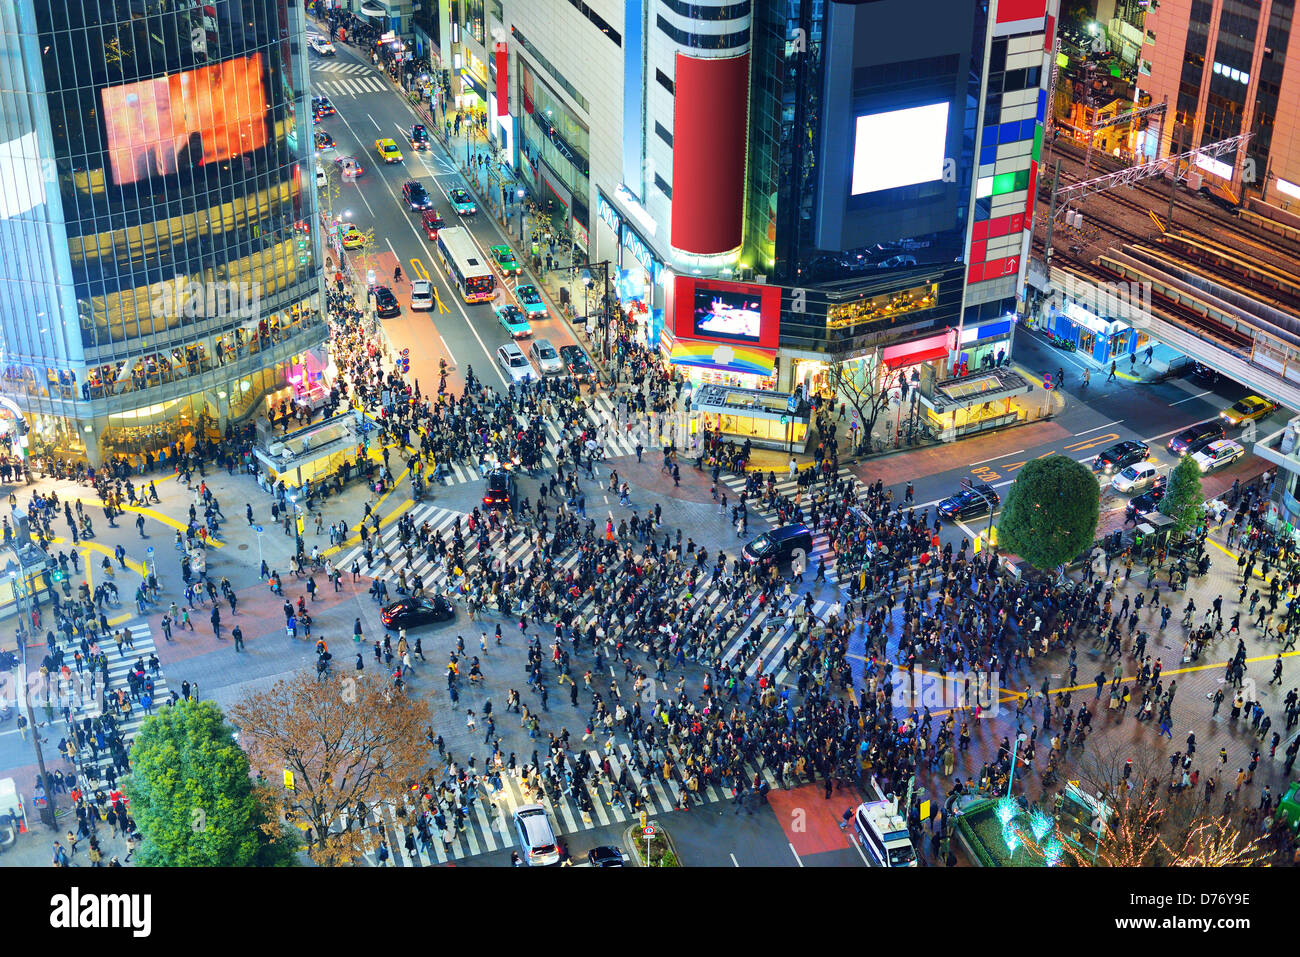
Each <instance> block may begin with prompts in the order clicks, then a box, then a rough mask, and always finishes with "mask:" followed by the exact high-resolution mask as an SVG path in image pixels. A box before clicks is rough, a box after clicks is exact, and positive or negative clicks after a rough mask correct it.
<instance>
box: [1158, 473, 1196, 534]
mask: <svg viewBox="0 0 1300 957" xmlns="http://www.w3.org/2000/svg"><path fill="white" fill-rule="evenodd" d="M1204 503H1205V493H1204V492H1202V491H1201V467H1200V466H1199V465H1197V464H1196V461H1195V460H1194V459H1193V458H1192V457H1191V456H1190V455H1184V456H1183V457H1182V459H1181V460H1180V461H1179V463H1178V465H1177V466H1175V467H1174V470H1173V472H1172V473H1171V474H1170V476H1169V488H1168V490H1166V492H1165V497H1164V498H1162V499H1161V500H1160V504H1159V506H1157V507H1158V509H1159V511H1160V514H1161V515H1167V516H1169V517H1170V518H1171V519H1173V520H1174V523H1175V528H1176V529H1177V531H1178V534H1179V535H1186V534H1187V533H1188V532H1190V531H1191V530H1192V529H1193V528H1195V527H1196V523H1197V521H1198V520H1199V519H1200V511H1201V506H1202V505H1203V504H1204Z"/></svg>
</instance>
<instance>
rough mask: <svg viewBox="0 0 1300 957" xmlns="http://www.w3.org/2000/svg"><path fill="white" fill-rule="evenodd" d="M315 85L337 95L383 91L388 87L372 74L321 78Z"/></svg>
mask: <svg viewBox="0 0 1300 957" xmlns="http://www.w3.org/2000/svg"><path fill="white" fill-rule="evenodd" d="M316 86H317V87H318V88H319V89H320V90H321V91H322V92H325V93H331V94H334V95H336V96H337V95H338V94H340V93H351V94H357V93H383V92H385V91H386V90H387V89H388V88H387V87H386V86H385V85H384V83H383V81H381V80H379V79H377V78H376V77H372V76H363V77H358V78H356V79H343V80H321V81H318V82H317V84H316Z"/></svg>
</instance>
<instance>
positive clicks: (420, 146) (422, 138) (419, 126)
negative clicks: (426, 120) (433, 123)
mask: <svg viewBox="0 0 1300 957" xmlns="http://www.w3.org/2000/svg"><path fill="white" fill-rule="evenodd" d="M428 148H429V131H428V130H426V129H425V128H424V124H423V123H416V124H415V125H414V126H412V127H411V149H413V150H427V149H428Z"/></svg>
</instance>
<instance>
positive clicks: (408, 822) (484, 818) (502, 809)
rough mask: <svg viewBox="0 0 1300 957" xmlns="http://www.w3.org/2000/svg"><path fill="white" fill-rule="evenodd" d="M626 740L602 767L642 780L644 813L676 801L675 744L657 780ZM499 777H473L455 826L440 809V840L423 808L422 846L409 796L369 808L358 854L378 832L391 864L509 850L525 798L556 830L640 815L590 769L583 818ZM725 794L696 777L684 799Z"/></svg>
mask: <svg viewBox="0 0 1300 957" xmlns="http://www.w3.org/2000/svg"><path fill="white" fill-rule="evenodd" d="M632 747H633V746H632V745H629V744H626V743H621V744H616V745H615V748H614V751H613V753H612V754H610V756H609V762H610V771H611V772H612V777H613V779H614V781H615V782H616V781H617V780H618V778H619V775H620V773H621V771H622V770H623V768H626V769H627V772H628V779H629V782H630V784H631V785H632V787H633V788H634V789H635V790H636V791H638V792H639V791H640V790H641V787H642V785H643V784H644V785H645V786H646V788H647V789H648V792H649V793H648V797H647V798H646V799H645V800H644V801H643V802H642V803H643V805H644V807H645V810H646V812H647V813H648V814H649V815H650V816H651V817H654V816H657V815H661V814H667V813H670V812H671V811H672V810H673V809H674V808H675V807H676V806H677V804H678V802H679V801H680V800H681V795H682V792H683V790H684V789H685V782H684V781H679V780H678V778H677V773H676V767H677V766H679V762H678V758H679V756H680V755H679V752H678V751H677V750H676V749H675V748H670V749H669V753H670V755H671V757H672V758H673V764H674V766H675V769H674V775H673V777H671V778H669V779H668V780H666V781H665V780H664V778H663V776H662V775H659V776H657V777H653V778H647V777H646V776H645V775H644V773H643V772H642V771H640V770H638V769H637V767H636V766H635V765H634V764H633V763H632V760H631V759H632ZM636 747H637V748H638V750H639V751H640V752H641V756H642V759H643V760H645V759H647V758H648V756H647V755H645V753H644V748H642V747H641V746H640V745H636ZM584 750H586V751H587V753H588V754H589V756H590V757H591V760H592V761H593V763H594V765H595V767H599V766H600V763H601V761H602V760H603V758H604V752H603V751H602V750H600V749H598V748H586V749H584ZM744 769H745V781H746V782H747V781H750V780H752V779H753V776H754V774H755V773H758V774H759V775H760V777H761V778H762V779H763V780H765V781H766V782H767V783H768V785H769V786H771V787H778V786H780V782H778V781H777V779H776V776H775V775H774V774H773V773H772V772H771V770H769V769H768V768H766V767H759V766H758V765H756V764H754V763H752V762H747V763H746V764H745V766H744ZM737 778H738V779H739V778H740V775H737ZM501 783H502V787H501V790H500V791H499V792H497V793H495V794H493V793H492V792H491V791H490V789H489V787H488V783H487V775H486V774H484V775H481V776H480V786H479V788H478V789H477V791H476V792H475V799H474V800H473V801H472V802H470V803H469V804H468V807H467V810H466V814H465V822H464V826H463V827H456V826H455V824H454V822H455V815H454V813H453V814H450V815H448V814H447V813H446V811H444V816H446V819H447V824H448V825H449V826H448V830H447V835H446V836H447V837H448V838H449V840H448V841H447V842H444V840H443V835H442V834H440V833H439V831H438V828H437V825H436V824H435V823H434V821H433V819H432V818H433V815H432V814H431V815H430V819H429V834H430V839H429V843H428V845H427V846H426V845H423V844H422V843H421V842H420V840H419V838H418V837H417V836H415V835H417V834H418V823H417V820H418V818H419V816H420V813H421V812H420V808H419V804H418V803H417V800H413V799H411V798H410V797H406V798H404V799H403V800H402V801H401V805H400V806H401V809H402V811H403V813H402V814H398V813H397V812H398V807H399V804H398V802H397V801H388V802H384V803H383V804H380V805H378V806H376V807H374V808H371V809H370V810H369V813H368V814H367V815H366V820H365V821H364V822H363V824H362V826H363V827H365V828H366V829H368V830H369V831H370V837H369V839H368V842H367V843H368V844H369V845H370V849H369V850H367V851H366V852H365V853H364V854H363V857H364V859H365V861H366V863H367V864H369V865H370V866H372V867H375V866H379V860H378V857H377V854H376V850H375V848H376V847H377V846H378V843H379V840H380V839H383V840H385V841H386V842H387V844H388V849H389V866H394V867H434V866H438V865H441V864H448V863H450V862H452V861H458V860H464V859H466V858H470V857H477V856H478V855H480V854H489V853H493V852H496V851H507V850H512V849H514V848H515V846H516V845H515V838H514V829H513V826H512V824H511V820H512V817H513V815H514V812H515V810H516V809H517V808H519V807H520V806H522V805H526V804H541V805H542V806H543V807H545V808H546V811H547V815H548V816H549V817H550V819H551V821H552V823H553V824H554V826H555V829H556V833H557V834H559V835H566V834H576V833H578V832H580V831H586V830H591V829H592V828H596V827H608V826H610V825H613V824H622V823H625V822H629V821H634V820H637V819H638V817H639V814H640V812H639V811H634V810H633V809H632V806H631V804H630V803H628V802H626V801H625V802H623V803H622V804H621V805H620V806H614V805H613V804H612V803H611V802H612V798H613V786H612V784H611V783H610V782H609V781H606V780H600V781H598V780H597V775H596V774H595V772H594V771H593V772H592V773H591V774H589V775H588V777H587V784H586V787H587V792H588V795H589V796H590V797H591V804H592V809H591V814H590V816H589V817H584V815H583V812H582V809H581V808H580V806H579V805H578V801H577V798H576V797H574V796H572V795H570V794H568V793H567V792H564V793H562V795H561V797H560V800H559V801H556V800H555V799H554V797H553V796H552V795H551V794H550V793H549V792H546V791H543V792H542V793H541V794H540V795H536V792H534V795H535V796H527V795H525V794H524V793H523V790H522V786H521V783H520V781H519V780H518V779H517V778H516V777H515V775H513V774H511V773H510V772H509V771H508V770H506V769H504V768H502V769H501ZM741 786H742V787H744V786H745V784H744V783H742V785H741ZM731 799H732V794H731V792H730V789H726V788H723V787H721V786H719V785H715V784H710V783H704V782H701V783H700V787H699V791H698V792H697V794H696V796H695V799H693V801H692V803H699V802H701V801H702V802H703V803H705V804H713V803H717V802H719V801H725V800H731ZM341 823H342V824H343V825H346V823H347V816H344V818H343V821H342V822H341ZM408 833H411V834H412V835H413V837H414V843H415V854H414V855H413V856H412V855H411V854H410V853H409V852H408V851H407V850H406V836H407V834H408Z"/></svg>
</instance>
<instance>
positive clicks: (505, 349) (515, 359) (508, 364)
mask: <svg viewBox="0 0 1300 957" xmlns="http://www.w3.org/2000/svg"><path fill="white" fill-rule="evenodd" d="M497 365H499V366H500V367H501V371H502V372H504V373H505V374H506V375H507V376H508V377H509V378H510V381H512V382H527V381H529V380H530V379H532V378H533V376H534V373H533V367H532V366H531V365H529V364H528V358H527V357H526V356H525V355H524V350H522V349H520V348H519V347H518V346H517V345H515V344H514V343H513V342H507V343H506V344H505V345H504V346H501V347H500V348H499V349H497Z"/></svg>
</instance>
